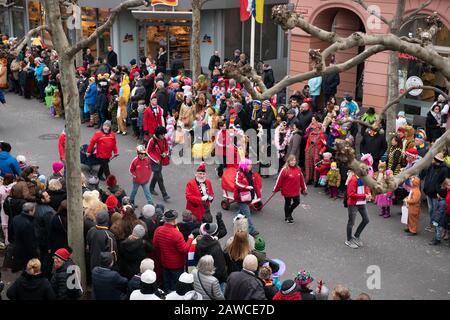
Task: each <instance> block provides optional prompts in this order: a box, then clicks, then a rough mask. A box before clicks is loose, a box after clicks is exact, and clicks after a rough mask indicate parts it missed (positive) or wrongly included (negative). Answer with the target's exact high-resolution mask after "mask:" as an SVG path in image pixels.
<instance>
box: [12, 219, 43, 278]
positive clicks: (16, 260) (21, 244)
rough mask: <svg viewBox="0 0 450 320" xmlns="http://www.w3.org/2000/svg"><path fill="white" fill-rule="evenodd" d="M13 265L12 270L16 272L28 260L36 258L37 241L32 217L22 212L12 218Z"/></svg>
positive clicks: (23, 266) (23, 267)
mask: <svg viewBox="0 0 450 320" xmlns="http://www.w3.org/2000/svg"><path fill="white" fill-rule="evenodd" d="M12 227H13V231H12V234H13V240H14V242H13V243H14V247H13V267H12V271H13V272H17V271H20V270H22V269H25V267H26V265H27V263H28V261H29V260H30V259H32V258H38V257H39V255H38V250H37V249H38V248H37V245H38V242H37V239H36V233H35V231H34V217H32V216H29V215H28V214H26V213H24V212H22V213H21V214H20V215H18V216H16V217H14V220H13V224H12Z"/></svg>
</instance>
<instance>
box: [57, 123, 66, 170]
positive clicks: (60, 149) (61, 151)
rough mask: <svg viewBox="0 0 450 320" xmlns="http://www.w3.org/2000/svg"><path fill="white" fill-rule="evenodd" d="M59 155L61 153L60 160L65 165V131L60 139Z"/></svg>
mask: <svg viewBox="0 0 450 320" xmlns="http://www.w3.org/2000/svg"><path fill="white" fill-rule="evenodd" d="M58 153H59V160H61V162H62V163H65V161H66V130H65V129H63V131H62V132H61V134H60V135H59V138H58Z"/></svg>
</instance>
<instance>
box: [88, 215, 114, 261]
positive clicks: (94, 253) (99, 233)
mask: <svg viewBox="0 0 450 320" xmlns="http://www.w3.org/2000/svg"><path fill="white" fill-rule="evenodd" d="M95 219H96V222H97V224H96V225H95V227H92V228H91V229H90V230H89V231H88V233H87V236H86V244H87V247H88V252H89V255H90V268H91V270H92V269H93V268H94V267H96V266H99V265H100V253H101V252H104V251H108V252H111V253H113V254H114V256H115V255H116V252H117V243H116V239H115V236H114V234H113V233H112V232H111V231H110V230H109V227H108V225H109V213H108V212H107V211H101V212H99V213H97V216H96V217H95Z"/></svg>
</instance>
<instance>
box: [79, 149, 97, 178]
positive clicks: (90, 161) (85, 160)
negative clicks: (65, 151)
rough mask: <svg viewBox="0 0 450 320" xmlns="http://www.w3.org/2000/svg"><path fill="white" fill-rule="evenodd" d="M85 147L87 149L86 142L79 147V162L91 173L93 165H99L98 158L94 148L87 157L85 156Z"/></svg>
mask: <svg viewBox="0 0 450 320" xmlns="http://www.w3.org/2000/svg"><path fill="white" fill-rule="evenodd" d="M87 149H88V145H87V144H83V145H82V146H81V147H80V162H81V164H84V165H85V166H88V167H89V173H92V170H93V167H94V166H99V165H100V160H99V159H97V157H96V156H95V149H94V152H93V153H92V154H91V155H90V156H89V157H88V156H87V154H86V153H87Z"/></svg>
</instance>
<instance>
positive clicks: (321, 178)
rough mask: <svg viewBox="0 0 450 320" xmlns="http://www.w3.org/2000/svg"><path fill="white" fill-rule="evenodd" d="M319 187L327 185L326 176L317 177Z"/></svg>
mask: <svg viewBox="0 0 450 320" xmlns="http://www.w3.org/2000/svg"><path fill="white" fill-rule="evenodd" d="M319 185H320V186H321V187H325V186H326V185H327V176H325V175H323V176H320V177H319Z"/></svg>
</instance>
